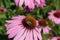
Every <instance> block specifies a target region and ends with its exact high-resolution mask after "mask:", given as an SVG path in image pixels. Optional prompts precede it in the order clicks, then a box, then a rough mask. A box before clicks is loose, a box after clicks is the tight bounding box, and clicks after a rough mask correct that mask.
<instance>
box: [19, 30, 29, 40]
mask: <svg viewBox="0 0 60 40" xmlns="http://www.w3.org/2000/svg"><path fill="white" fill-rule="evenodd" d="M27 31H28V30H26V31H25V32H24V34H23V35H22V36H21V37H19V38H18V40H24V39H25V37H26V35H27Z"/></svg>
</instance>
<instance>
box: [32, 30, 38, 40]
mask: <svg viewBox="0 0 60 40" xmlns="http://www.w3.org/2000/svg"><path fill="white" fill-rule="evenodd" d="M33 37H34V40H38V38H37V35H36V34H35V31H33Z"/></svg>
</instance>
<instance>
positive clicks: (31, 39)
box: [30, 30, 33, 40]
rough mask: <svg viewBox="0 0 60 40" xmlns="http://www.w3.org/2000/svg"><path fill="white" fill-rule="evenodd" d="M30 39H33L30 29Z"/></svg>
mask: <svg viewBox="0 0 60 40" xmlns="http://www.w3.org/2000/svg"><path fill="white" fill-rule="evenodd" d="M30 40H33V33H32V30H31V31H30Z"/></svg>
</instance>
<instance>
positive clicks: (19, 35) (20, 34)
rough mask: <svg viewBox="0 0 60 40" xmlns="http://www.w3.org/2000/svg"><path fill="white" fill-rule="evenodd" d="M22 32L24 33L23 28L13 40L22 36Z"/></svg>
mask: <svg viewBox="0 0 60 40" xmlns="http://www.w3.org/2000/svg"><path fill="white" fill-rule="evenodd" d="M24 32H25V28H24V29H22V30H20V31H19V32H18V33H17V35H16V36H15V38H14V39H13V40H17V39H18V38H19V37H21V36H22V35H23V33H24Z"/></svg>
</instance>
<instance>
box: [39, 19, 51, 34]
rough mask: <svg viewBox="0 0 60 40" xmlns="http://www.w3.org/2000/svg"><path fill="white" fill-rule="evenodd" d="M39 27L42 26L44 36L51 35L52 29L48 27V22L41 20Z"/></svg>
mask: <svg viewBox="0 0 60 40" xmlns="http://www.w3.org/2000/svg"><path fill="white" fill-rule="evenodd" d="M39 25H40V26H42V27H40V28H41V29H42V30H43V33H44V34H49V32H50V30H51V28H50V27H49V26H48V25H47V23H46V20H44V19H41V20H39Z"/></svg>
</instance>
